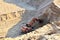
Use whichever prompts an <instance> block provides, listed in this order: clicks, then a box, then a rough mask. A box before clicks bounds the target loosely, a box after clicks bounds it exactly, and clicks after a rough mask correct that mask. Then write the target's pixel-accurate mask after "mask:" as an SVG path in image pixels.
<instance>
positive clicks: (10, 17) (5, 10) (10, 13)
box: [0, 1, 25, 37]
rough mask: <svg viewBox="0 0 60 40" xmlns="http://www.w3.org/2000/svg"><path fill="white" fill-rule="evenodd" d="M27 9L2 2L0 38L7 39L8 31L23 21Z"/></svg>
mask: <svg viewBox="0 0 60 40" xmlns="http://www.w3.org/2000/svg"><path fill="white" fill-rule="evenodd" d="M24 11H25V9H23V8H20V7H18V6H16V5H13V4H8V3H5V2H3V1H0V37H5V36H6V34H7V32H8V30H9V29H10V28H12V27H13V26H14V25H16V24H17V23H18V22H19V21H21V18H22V17H21V15H22V14H23V13H24Z"/></svg>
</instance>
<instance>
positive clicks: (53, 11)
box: [1, 0, 60, 40]
mask: <svg viewBox="0 0 60 40" xmlns="http://www.w3.org/2000/svg"><path fill="white" fill-rule="evenodd" d="M58 2H59V1H56V0H55V1H54V2H53V3H51V4H50V5H49V7H48V8H47V9H46V10H44V14H43V15H41V16H40V18H42V19H44V20H49V22H48V23H47V24H45V25H43V26H42V27H39V28H37V29H36V30H34V31H32V32H29V33H27V34H24V35H20V36H18V37H16V38H1V40H60V8H59V7H58V6H57V5H58V4H59V3H58Z"/></svg>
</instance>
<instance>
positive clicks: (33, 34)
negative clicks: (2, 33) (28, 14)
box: [5, 24, 55, 40]
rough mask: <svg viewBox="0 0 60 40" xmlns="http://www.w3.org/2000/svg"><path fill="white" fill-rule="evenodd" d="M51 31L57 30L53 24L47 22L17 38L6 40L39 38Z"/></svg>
mask: <svg viewBox="0 0 60 40" xmlns="http://www.w3.org/2000/svg"><path fill="white" fill-rule="evenodd" d="M51 32H55V30H54V29H53V28H52V25H51V24H47V25H45V26H43V27H41V28H38V29H36V30H35V31H32V32H30V33H27V34H24V35H21V36H20V37H16V38H6V39H5V40H10V39H12V40H29V39H30V40H37V39H39V38H40V37H41V35H46V34H49V33H51Z"/></svg>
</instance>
